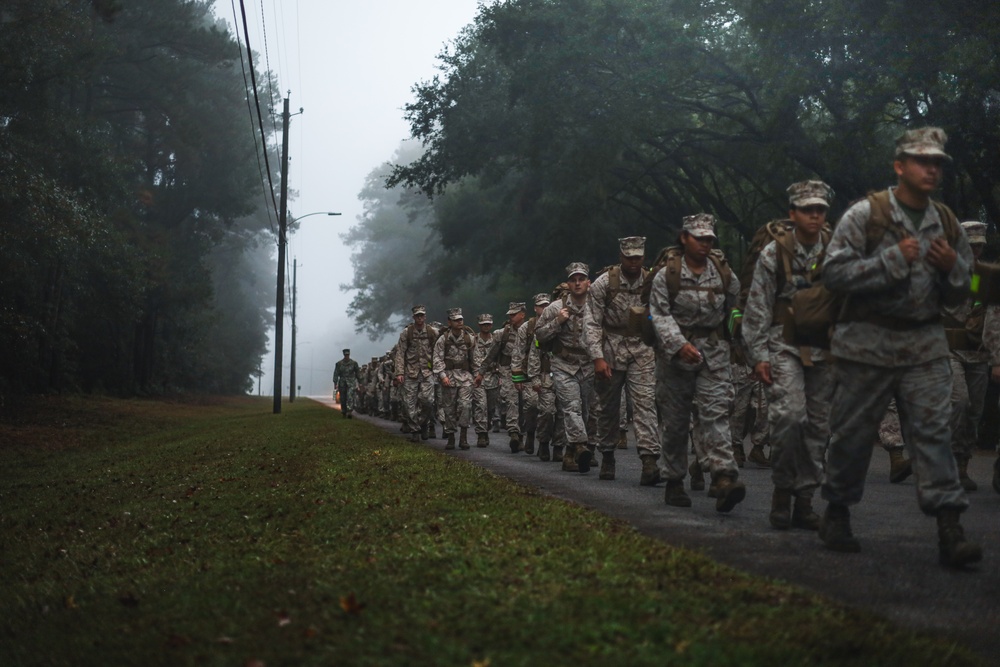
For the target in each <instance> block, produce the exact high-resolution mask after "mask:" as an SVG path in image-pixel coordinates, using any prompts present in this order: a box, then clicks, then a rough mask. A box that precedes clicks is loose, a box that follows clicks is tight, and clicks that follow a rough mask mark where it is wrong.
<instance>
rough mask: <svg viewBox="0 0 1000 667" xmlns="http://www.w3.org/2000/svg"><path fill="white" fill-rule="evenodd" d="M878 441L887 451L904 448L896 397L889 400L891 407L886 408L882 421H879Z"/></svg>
mask: <svg viewBox="0 0 1000 667" xmlns="http://www.w3.org/2000/svg"><path fill="white" fill-rule="evenodd" d="M878 442H879V444H880V445H882V449H884V450H885V451H889V450H890V449H902V448H903V433H902V431H901V430H900V428H899V413H898V412H896V399H892V400H891V401H889V407H887V408H886V409H885V414H884V415H883V416H882V421H880V422H879V423H878Z"/></svg>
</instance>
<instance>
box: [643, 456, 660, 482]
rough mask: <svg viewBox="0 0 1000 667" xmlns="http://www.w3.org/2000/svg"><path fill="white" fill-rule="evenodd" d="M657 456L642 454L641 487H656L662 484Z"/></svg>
mask: <svg viewBox="0 0 1000 667" xmlns="http://www.w3.org/2000/svg"><path fill="white" fill-rule="evenodd" d="M659 458H660V457H659V456H657V455H656V454H642V455H641V456H640V457H639V460H640V461H642V472H641V473H640V474H639V486H656V485H657V484H659V483H660V466H659V465H657V459H659Z"/></svg>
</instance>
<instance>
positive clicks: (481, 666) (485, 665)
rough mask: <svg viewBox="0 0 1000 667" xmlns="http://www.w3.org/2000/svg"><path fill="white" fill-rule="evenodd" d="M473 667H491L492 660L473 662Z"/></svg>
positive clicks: (484, 659)
mask: <svg viewBox="0 0 1000 667" xmlns="http://www.w3.org/2000/svg"><path fill="white" fill-rule="evenodd" d="M472 667H490V659H489V658H483V659H482V660H473V661H472Z"/></svg>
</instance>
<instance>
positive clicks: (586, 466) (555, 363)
mask: <svg viewBox="0 0 1000 667" xmlns="http://www.w3.org/2000/svg"><path fill="white" fill-rule="evenodd" d="M566 275H567V278H566V283H567V285H568V287H569V294H568V295H566V296H564V297H563V298H561V299H556V300H555V301H553V302H552V303H550V304H549V305H548V306H547V307H546V308H545V310H544V311H542V314H541V315H540V316H539V318H538V326H537V327H536V328H535V336H536V337H537V338H538V341H539V343H540V344H541V345H546V347H551V350H552V381H553V384H554V386H555V391H556V400H557V401H558V405H559V406H560V407H561V408H562V411H563V419H564V423H565V431H566V441H567V445H566V450H565V453H564V454H563V470H566V471H569V472H577V471H579V472H581V473H587V472H589V471H590V461H591V458H592V457H593V452H592V451H591V450H590V448H589V447H588V444H589V443H590V438H591V436H592V434H591V433H588V431H587V421H588V417H589V412H590V405H591V402H592V400H593V395H594V366H593V363H592V362H591V360H590V358H589V354H588V352H587V348H586V347H584V339H583V315H584V311H585V310H586V306H587V290H588V289H589V288H590V278H589V275H590V268H589V267H588V266H587V265H586V264H584V263H583V262H573V263H571V264H570V265H569V266H567V267H566Z"/></svg>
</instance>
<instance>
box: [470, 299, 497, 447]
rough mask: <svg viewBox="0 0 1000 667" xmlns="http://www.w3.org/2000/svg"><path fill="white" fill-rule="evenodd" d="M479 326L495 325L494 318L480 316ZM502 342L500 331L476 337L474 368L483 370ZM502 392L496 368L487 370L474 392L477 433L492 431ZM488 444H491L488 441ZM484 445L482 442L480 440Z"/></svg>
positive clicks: (473, 402)
mask: <svg viewBox="0 0 1000 667" xmlns="http://www.w3.org/2000/svg"><path fill="white" fill-rule="evenodd" d="M479 324H493V316H492V315H489V314H483V315H480V316H479ZM498 340H500V332H499V331H491V332H490V333H488V334H486V337H485V338H484V337H483V334H482V333H478V334H476V336H475V341H474V342H475V347H474V349H473V356H472V359H473V367H474V368H476V369H478V368H481V367H482V365H483V362H484V361H485V360H486V357H487V355H488V354H489V352H490V349H491V348H493V346H494V345H496V343H497V341H498ZM499 391H500V379H499V378H498V377H497V372H496V367H495V366H494V367H493V368H487V369H486V373H485V374H484V375H483V381H482V382H481V383H480V384H479V386H478V387H475V388H473V390H472V423H473V424H474V425H475V427H476V433H478V434H480V435H485V434H487V433H488V432H489V430H490V415H491V414H492V413H493V412H494V411H495V410H496V402H497V393H499ZM487 442H489V441H488V440H487ZM480 443H482V440H480Z"/></svg>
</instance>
